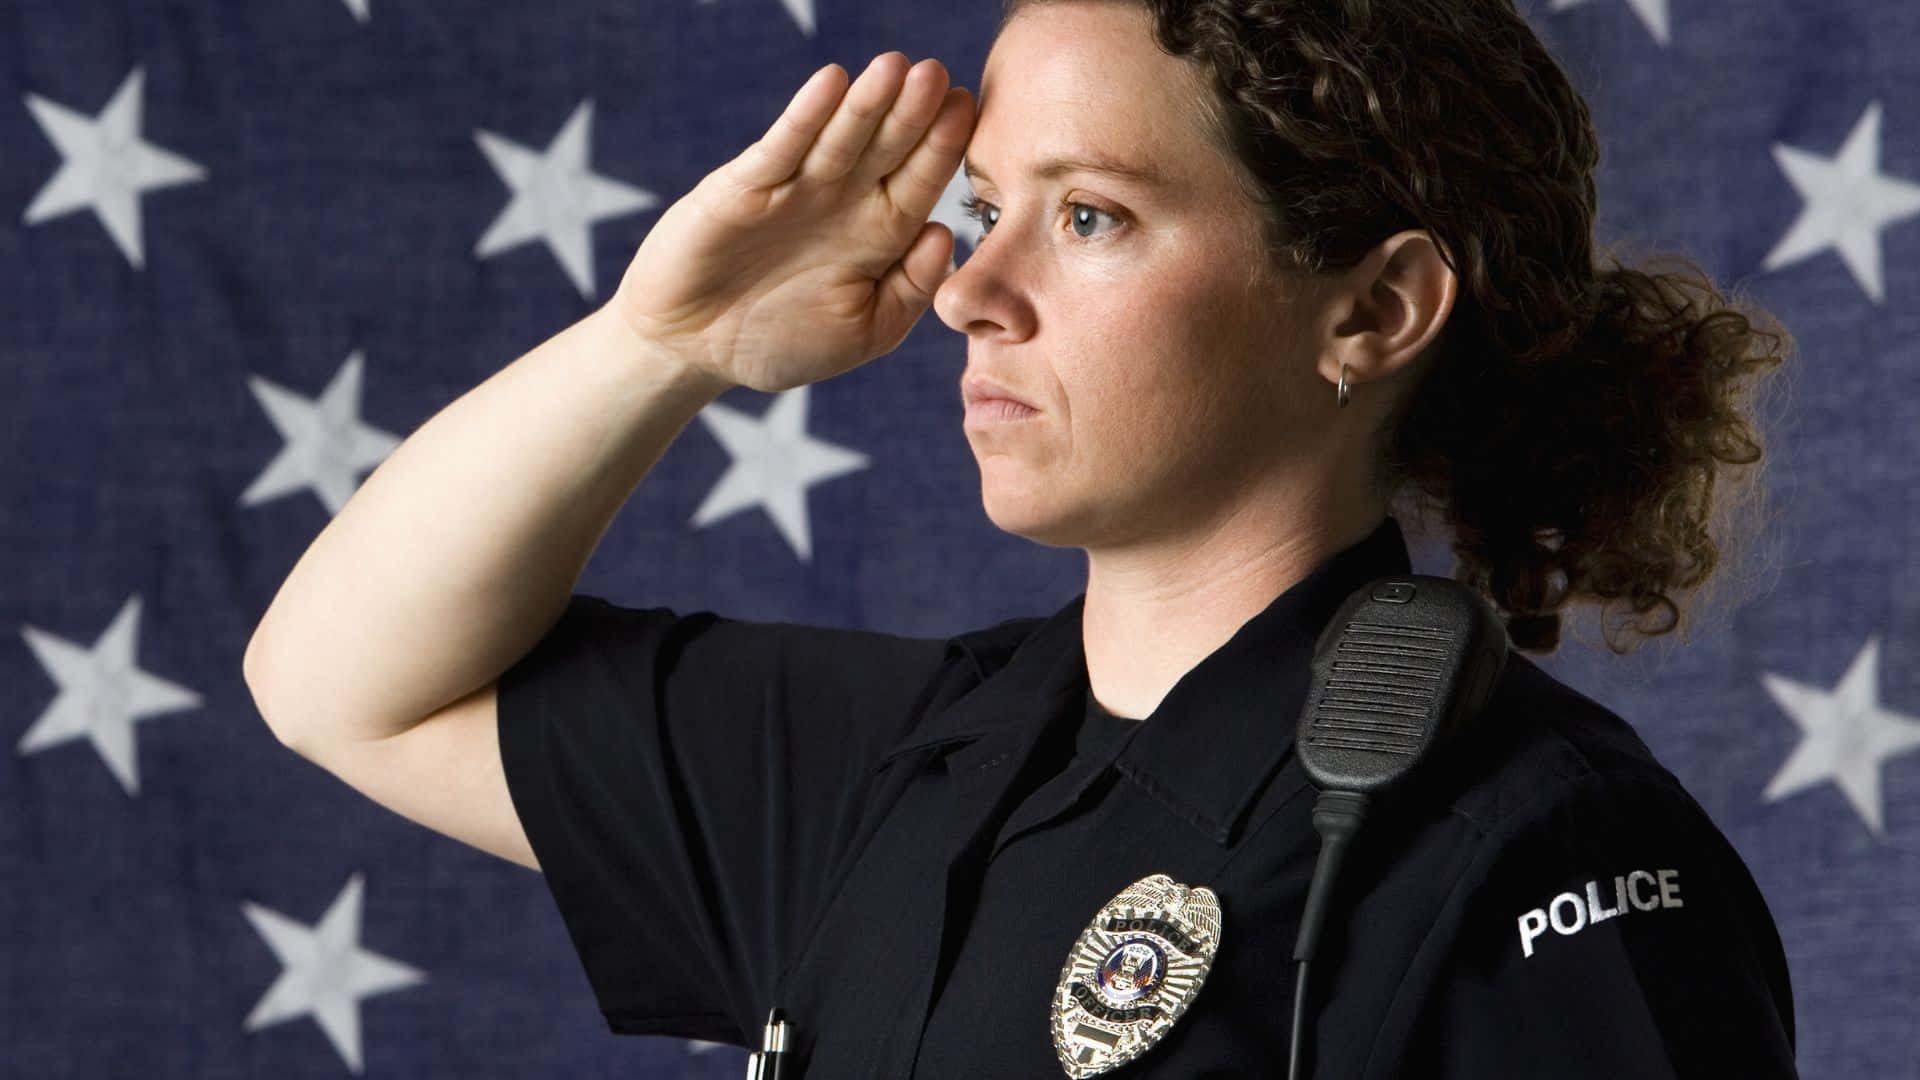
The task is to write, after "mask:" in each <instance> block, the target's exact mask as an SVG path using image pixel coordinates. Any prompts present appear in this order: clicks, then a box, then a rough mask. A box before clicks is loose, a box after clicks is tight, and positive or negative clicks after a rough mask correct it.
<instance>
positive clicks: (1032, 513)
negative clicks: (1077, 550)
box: [980, 483, 1086, 548]
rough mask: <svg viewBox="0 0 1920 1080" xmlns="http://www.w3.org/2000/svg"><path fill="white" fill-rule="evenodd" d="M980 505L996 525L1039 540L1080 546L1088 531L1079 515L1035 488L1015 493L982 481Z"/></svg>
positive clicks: (1048, 543) (1002, 529)
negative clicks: (1065, 509) (1055, 502)
mask: <svg viewBox="0 0 1920 1080" xmlns="http://www.w3.org/2000/svg"><path fill="white" fill-rule="evenodd" d="M980 505H981V508H982V509H984V510H985V511H986V513H987V520H988V521H991V522H993V524H994V527H995V528H998V529H999V530H1000V531H1001V532H1005V533H1011V534H1013V535H1014V536H1018V537H1022V538H1024V539H1027V540H1031V541H1033V542H1034V543H1036V544H1043V545H1045V546H1047V547H1061V548H1066V547H1080V546H1081V540H1082V539H1083V538H1084V536H1085V534H1086V529H1085V528H1084V523H1083V522H1081V521H1080V520H1078V516H1077V515H1072V514H1067V513H1063V512H1062V509H1061V507H1059V506H1057V505H1054V504H1051V503H1049V502H1047V501H1046V500H1045V499H1043V498H1040V497H1038V493H1036V492H1032V491H1025V492H1020V493H1018V494H1015V493H1009V492H1005V491H1000V490H996V489H995V488H994V487H992V486H991V485H989V484H986V483H982V484H981V485H980Z"/></svg>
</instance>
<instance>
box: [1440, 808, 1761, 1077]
mask: <svg viewBox="0 0 1920 1080" xmlns="http://www.w3.org/2000/svg"><path fill="white" fill-rule="evenodd" d="M1569 790H1570V791H1571V792H1572V794H1569V795H1566V796H1564V797H1557V798H1555V799H1553V800H1551V801H1550V803H1547V804H1545V807H1546V808H1545V809H1544V811H1543V812H1540V813H1537V814H1528V815H1525V817H1526V820H1525V822H1524V824H1523V825H1521V826H1520V827H1518V828H1517V829H1515V830H1514V831H1511V832H1506V833H1504V835H1500V836H1499V838H1498V840H1497V842H1496V843H1495V844H1493V845H1492V846H1491V847H1490V849H1489V852H1488V854H1489V855H1490V856H1491V858H1490V859H1489V862H1488V864H1487V867H1488V868H1487V871H1486V872H1485V873H1484V875H1479V876H1478V880H1477V881H1476V882H1475V883H1474V884H1473V885H1472V887H1470V888H1469V889H1468V890H1466V891H1464V892H1463V893H1462V894H1461V899H1462V900H1463V901H1464V903H1463V904H1462V905H1461V906H1460V907H1459V908H1458V909H1456V910H1457V913H1458V915H1459V919H1458V921H1457V922H1454V923H1452V924H1451V925H1450V926H1447V927H1445V928H1443V929H1442V931H1441V932H1442V933H1443V934H1444V936H1445V945H1446V949H1445V953H1444V960H1443V961H1442V965H1441V967H1440V970H1439V971H1438V972H1437V973H1436V976H1437V977H1435V978H1434V979H1433V980H1432V982H1431V983H1430V985H1429V986H1428V993H1427V995H1426V999H1425V1002H1424V1007H1423V1008H1422V1010H1421V1014H1422V1015H1421V1018H1420V1025H1419V1027H1420V1031H1419V1033H1418V1035H1417V1036H1416V1038H1415V1044H1416V1047H1417V1049H1416V1051H1415V1053H1414V1054H1413V1055H1412V1056H1413V1057H1414V1058H1416V1059H1421V1060H1426V1061H1428V1062H1430V1063H1431V1064H1432V1067H1433V1074H1434V1075H1441V1076H1463V1077H1464V1076H1496V1075H1544V1074H1548V1073H1551V1074H1552V1075H1556V1076H1566V1077H1575V1076H1582V1077H1584V1076H1621V1075H1635V1076H1648V1077H1654V1076H1674V1077H1694V1076H1709V1075H1729V1076H1731V1075H1738V1076H1751V1077H1772V1076H1791V1075H1792V1074H1793V1047H1792V1039H1793V1034H1792V1032H1793V1026H1792V1025H1793V1019H1792V1002H1791V997H1790V995H1789V992H1788V990H1787V978H1786V970H1785V959H1784V956H1783V955H1781V951H1780V947H1779V940H1778V936H1777V933H1776V932H1775V930H1774V928H1773V925H1772V920H1771V916H1770V914H1769V913H1768V911H1767V909H1766V905H1765V902H1764V900H1763V899H1762V898H1761V896H1760V894H1759V890H1758V888H1757V886H1756V885H1755V884H1754V883H1753V880H1752V878H1751V877H1750V876H1749V875H1748V874H1747V872H1746V869H1745V866H1744V865H1743V864H1742V863H1741V861H1740V859H1739V856H1738V854H1737V853H1736V852H1734V851H1733V849H1732V848H1731V846H1730V845H1728V844H1727V842H1726V840H1725V838H1724V836H1723V835H1722V834H1720V833H1719V832H1718V830H1717V829H1716V828H1715V827H1714V826H1713V824H1712V823H1711V821H1710V820H1709V819H1708V818H1707V817H1706V815H1705V812H1704V811H1702V810H1700V809H1699V807H1698V806H1697V804H1694V803H1693V802H1692V800H1691V799H1690V798H1689V797H1687V796H1686V795H1684V793H1682V792H1680V791H1679V790H1678V789H1677V788H1676V789H1669V788H1664V787H1662V786H1658V785H1653V784H1646V783H1626V782H1622V783H1610V782H1605V781H1604V780H1602V779H1600V778H1593V779H1592V780H1591V781H1589V782H1583V783H1581V784H1579V785H1578V786H1577V787H1572V788H1570V789H1569Z"/></svg>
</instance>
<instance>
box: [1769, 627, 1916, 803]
mask: <svg viewBox="0 0 1920 1080" xmlns="http://www.w3.org/2000/svg"><path fill="white" fill-rule="evenodd" d="M1760 681H1761V683H1762V684H1764V685H1765V686H1766V688H1767V693H1769V694H1771V695H1772V696H1773V700H1774V701H1775V702H1777V703H1778V704H1779V706H1780V707H1781V708H1782V709H1785V710H1786V711H1787V715H1788V716H1791V717H1792V718H1793V722H1794V723H1796V724H1798V725H1800V731H1801V733H1802V735H1801V739H1800V745H1799V746H1797V747H1795V748H1794V751H1793V754H1792V756H1790V757H1788V758H1787V763H1786V764H1785V765H1783V766H1781V768H1780V772H1779V773H1778V774H1777V775H1775V776H1774V778H1773V781H1772V782H1771V783H1769V784H1768V785H1767V790H1766V800H1767V801H1768V802H1773V801H1775V800H1777V799H1781V798H1784V797H1786V796H1788V795H1791V794H1793V793H1794V792H1796V791H1800V790H1803V789H1805V788H1809V787H1812V786H1813V785H1815V784H1818V783H1819V782H1820V781H1822V780H1828V779H1831V780H1832V781H1833V782H1834V783H1836V784H1838V785H1840V790H1841V791H1842V792H1844V793H1845V794H1846V796H1847V801H1848V802H1851V803H1852V804H1853V808H1854V810H1855V811H1857V812H1858V813H1859V814H1860V816H1861V818H1863V819H1865V821H1866V823H1867V827H1868V828H1870V829H1872V830H1873V831H1874V832H1876V833H1880V832H1884V831H1885V830H1884V828H1883V826H1882V822H1881V818H1882V813H1881V799H1880V765H1881V763H1882V762H1884V761H1886V760H1887V759H1888V758H1890V757H1892V756H1894V755H1895V754H1900V753H1904V752H1906V751H1908V750H1912V749H1914V748H1915V747H1920V720H1916V719H1914V718H1913V717H1911V716H1907V715H1905V714H1903V713H1897V712H1894V711H1893V710H1892V709H1888V708H1883V707H1882V706H1881V704H1880V691H1879V685H1880V639H1879V638H1877V637H1870V638H1868V639H1867V644H1866V647H1864V648H1862V649H1861V650H1860V653H1859V655H1857V656H1855V657H1854V659H1853V664H1852V666H1850V667H1848V668H1847V673H1846V674H1845V675H1843V676H1841V677H1840V684H1839V685H1838V686H1836V687H1834V688H1833V690H1832V691H1827V690H1823V689H1820V688H1819V687H1816V686H1808V685H1806V684H1805V683H1800V682H1795V681H1793V680H1792V679H1787V678H1783V677H1781V676H1779V675H1774V674H1771V673H1768V674H1765V675H1762V676H1761V677H1760Z"/></svg>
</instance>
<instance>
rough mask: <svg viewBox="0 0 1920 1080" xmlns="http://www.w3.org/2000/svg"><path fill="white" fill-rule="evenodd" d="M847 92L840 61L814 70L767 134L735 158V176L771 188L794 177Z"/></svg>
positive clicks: (743, 182) (749, 182)
mask: <svg viewBox="0 0 1920 1080" xmlns="http://www.w3.org/2000/svg"><path fill="white" fill-rule="evenodd" d="M846 92H847V73H846V70H845V69H844V68H842V67H841V66H840V65H839V64H828V65H827V66H826V67H823V68H821V69H820V70H818V71H816V72H814V73H813V75H812V77H811V78H809V79H808V80H807V81H806V82H804V83H802V84H801V86H800V89H799V90H797V91H795V92H794V95H793V99H792V100H791V101H789V102H787V107H786V109H785V110H783V111H782V112H781V113H780V115H779V117H778V118H776V119H775V120H774V122H773V126H772V127H770V128H768V129H767V133H766V134H765V135H762V136H761V137H760V139H759V141H758V142H755V143H754V144H753V145H752V146H749V147H747V148H746V150H744V151H742V152H741V154H740V156H739V157H737V158H735V159H734V160H733V163H732V171H733V173H734V177H735V179H737V180H738V181H739V182H740V183H741V184H742V185H743V186H746V187H760V188H769V187H773V186H774V185H775V184H778V183H780V182H782V181H784V180H785V179H787V178H788V177H789V176H792V175H793V174H794V171H795V170H796V169H798V168H799V167H800V162H801V160H802V159H803V158H804V157H805V156H806V153H807V148H808V147H810V146H812V145H813V142H814V138H815V137H816V136H817V135H819V134H820V129H821V128H822V127H824V126H826V123H827V121H828V119H830V118H831V117H832V116H833V114H834V109H835V107H836V106H838V105H839V104H840V99H841V97H842V95H844V94H845V93H846Z"/></svg>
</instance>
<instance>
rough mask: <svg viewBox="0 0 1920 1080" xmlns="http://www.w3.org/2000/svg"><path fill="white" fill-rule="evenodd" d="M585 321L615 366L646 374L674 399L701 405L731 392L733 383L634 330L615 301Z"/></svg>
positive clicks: (670, 347) (610, 301)
mask: <svg viewBox="0 0 1920 1080" xmlns="http://www.w3.org/2000/svg"><path fill="white" fill-rule="evenodd" d="M587 321H588V322H590V323H593V324H595V329H596V332H597V334H598V336H599V337H600V338H601V340H603V341H604V342H605V343H606V347H607V348H608V350H609V352H610V353H611V355H612V357H613V359H614V361H615V362H616V363H620V364H622V365H626V366H630V367H634V368H637V369H640V370H643V371H646V372H647V373H649V374H650V375H652V376H654V377H655V378H657V379H659V380H661V382H662V383H663V384H664V385H665V386H666V387H667V389H669V390H670V391H671V392H672V393H674V394H675V396H686V397H691V398H698V399H700V400H701V401H702V402H703V403H704V402H706V401H712V400H713V399H714V398H717V397H719V396H720V395H721V394H723V393H725V392H726V391H728V390H731V389H732V388H733V383H732V382H730V381H729V380H727V379H725V378H722V377H721V376H719V375H715V374H714V373H712V372H711V371H709V370H707V369H706V368H705V367H702V366H701V365H700V364H698V363H696V362H695V361H694V359H693V358H692V357H690V356H688V355H687V353H686V351H685V350H683V349H680V348H676V347H674V346H672V345H669V344H668V343H666V342H664V341H662V340H661V339H660V338H658V337H657V336H655V335H653V334H650V333H647V332H646V331H644V330H642V329H641V328H640V327H637V326H635V325H634V323H633V321H632V320H631V319H629V318H627V316H626V314H625V313H624V312H622V311H621V310H620V307H619V304H618V303H617V302H616V301H614V300H609V301H607V302H606V303H604V304H602V305H601V306H600V307H598V308H596V309H594V310H593V311H592V312H590V313H588V315H587Z"/></svg>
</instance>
